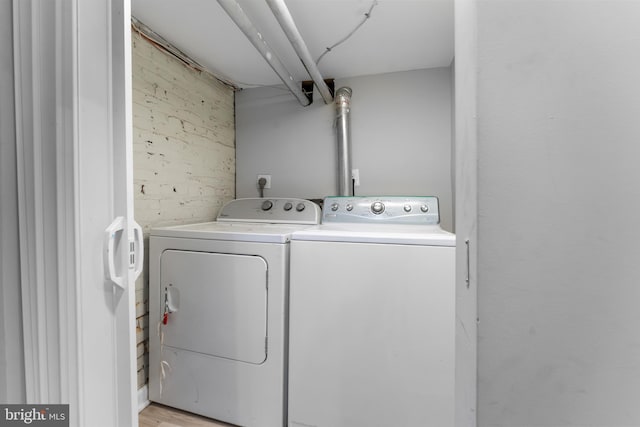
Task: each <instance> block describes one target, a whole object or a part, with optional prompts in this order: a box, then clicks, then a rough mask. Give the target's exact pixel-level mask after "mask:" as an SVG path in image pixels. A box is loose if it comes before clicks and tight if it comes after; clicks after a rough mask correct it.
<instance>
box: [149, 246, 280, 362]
mask: <svg viewBox="0 0 640 427" xmlns="http://www.w3.org/2000/svg"><path fill="white" fill-rule="evenodd" d="M160 283H161V289H160V291H161V295H162V297H161V302H160V307H157V309H159V310H160V312H161V313H164V312H165V301H166V302H167V310H169V311H172V312H171V313H170V314H169V315H168V319H167V325H166V326H165V327H164V328H163V329H164V344H165V345H166V346H170V347H176V348H180V349H184V350H188V351H194V352H197V353H204V354H208V355H211V356H217V357H224V358H227V359H232V360H239V361H242V362H248V363H254V364H260V363H262V362H264V360H265V359H266V356H267V354H266V346H265V339H266V336H267V263H266V262H265V260H264V259H263V258H261V257H258V256H251V255H232V254H220V253H207V252H192V251H177V250H167V251H165V252H164V253H163V254H162V257H161V260H160ZM165 295H166V298H165Z"/></svg>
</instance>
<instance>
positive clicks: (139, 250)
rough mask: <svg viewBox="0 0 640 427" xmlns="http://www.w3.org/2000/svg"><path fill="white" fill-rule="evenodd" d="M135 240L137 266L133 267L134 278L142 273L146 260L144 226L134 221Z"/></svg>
mask: <svg viewBox="0 0 640 427" xmlns="http://www.w3.org/2000/svg"><path fill="white" fill-rule="evenodd" d="M133 241H134V246H135V255H134V256H135V266H134V267H133V274H134V280H135V279H137V278H138V277H139V276H140V273H142V265H143V261H144V235H143V234H142V227H140V224H138V223H137V222H135V221H134V223H133Z"/></svg>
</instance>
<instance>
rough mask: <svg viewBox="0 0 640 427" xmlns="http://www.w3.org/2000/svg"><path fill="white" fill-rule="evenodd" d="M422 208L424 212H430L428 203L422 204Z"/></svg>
mask: <svg viewBox="0 0 640 427" xmlns="http://www.w3.org/2000/svg"><path fill="white" fill-rule="evenodd" d="M420 210H421V211H422V212H425V213H426V212H429V206H427V205H422V206H420Z"/></svg>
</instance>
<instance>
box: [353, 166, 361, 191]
mask: <svg viewBox="0 0 640 427" xmlns="http://www.w3.org/2000/svg"><path fill="white" fill-rule="evenodd" d="M351 179H352V180H353V186H354V187H359V186H360V169H351Z"/></svg>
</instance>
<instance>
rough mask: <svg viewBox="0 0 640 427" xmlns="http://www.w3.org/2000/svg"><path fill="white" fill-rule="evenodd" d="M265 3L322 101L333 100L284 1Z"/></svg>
mask: <svg viewBox="0 0 640 427" xmlns="http://www.w3.org/2000/svg"><path fill="white" fill-rule="evenodd" d="M267 4H268V5H269V7H270V8H271V11H272V12H273V14H274V15H275V17H276V19H277V20H278V23H279V24H280V27H282V30H283V31H284V33H285V34H286V36H287V38H288V39H289V42H290V43H291V45H292V46H293V48H294V49H295V51H296V53H297V54H298V58H300V61H302V64H303V65H304V68H306V70H307V72H308V73H309V75H310V76H311V79H312V80H313V83H314V84H315V85H316V87H317V88H318V91H319V92H320V96H322V99H323V100H324V103H325V104H329V103H331V102H333V94H332V93H331V90H330V89H329V86H327V84H326V83H325V82H324V79H323V78H322V75H321V74H320V70H319V69H318V67H317V66H316V63H315V61H314V60H313V58H312V57H311V53H310V52H309V49H308V48H307V45H306V44H305V42H304V40H303V39H302V35H301V34H300V31H298V27H296V23H295V22H294V21H293V16H291V13H290V12H289V9H288V8H287V4H286V3H285V1H284V0H267Z"/></svg>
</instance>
